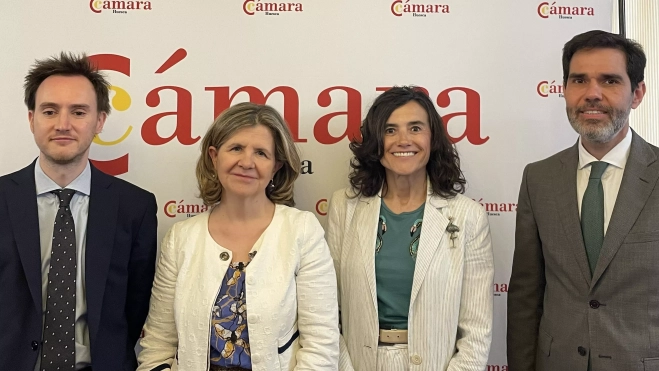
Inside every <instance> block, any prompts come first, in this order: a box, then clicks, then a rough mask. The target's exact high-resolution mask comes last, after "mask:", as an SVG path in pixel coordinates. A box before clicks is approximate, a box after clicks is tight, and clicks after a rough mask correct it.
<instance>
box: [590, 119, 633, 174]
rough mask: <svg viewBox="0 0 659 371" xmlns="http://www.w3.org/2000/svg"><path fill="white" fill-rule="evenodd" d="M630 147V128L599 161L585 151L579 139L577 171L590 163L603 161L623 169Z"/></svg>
mask: <svg viewBox="0 0 659 371" xmlns="http://www.w3.org/2000/svg"><path fill="white" fill-rule="evenodd" d="M631 147H632V130H631V128H630V129H629V130H627V135H625V137H624V138H623V139H622V140H621V141H620V143H618V144H616V146H615V147H613V148H612V149H611V150H610V151H609V152H608V153H607V154H606V155H604V157H602V159H601V160H598V159H596V158H595V156H593V155H591V154H590V153H588V151H586V149H585V148H584V146H583V144H582V143H581V138H579V170H581V169H583V168H584V167H586V166H587V165H589V164H590V163H591V162H595V161H604V162H607V163H608V164H609V165H613V166H615V167H617V168H620V169H624V168H625V164H626V163H627V158H628V157H629V150H630V149H631Z"/></svg>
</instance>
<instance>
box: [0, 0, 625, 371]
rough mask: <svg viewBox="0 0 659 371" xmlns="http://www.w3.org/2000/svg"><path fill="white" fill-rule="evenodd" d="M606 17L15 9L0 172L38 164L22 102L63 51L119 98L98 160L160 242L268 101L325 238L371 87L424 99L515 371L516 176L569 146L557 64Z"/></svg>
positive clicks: (340, 2) (499, 5)
mask: <svg viewBox="0 0 659 371" xmlns="http://www.w3.org/2000/svg"><path fill="white" fill-rule="evenodd" d="M289 4H291V5H289ZM138 6H139V9H134V8H137V7H138ZM273 6H274V7H275V8H273ZM113 7H114V8H115V9H111V8H113ZM273 9H277V10H276V11H275V10H273ZM611 9H612V4H611V0H559V1H556V2H553V1H551V2H543V1H532V0H497V1H474V0H472V1H465V0H396V1H393V0H386V1H385V0H324V1H321V0H297V2H291V3H288V2H286V3H284V2H282V3H279V2H275V1H274V0H247V1H244V0H230V1H228V0H225V1H217V0H207V1H201V0H197V1H180V0H179V1H174V0H153V1H100V0H91V1H89V0H49V1H42V0H37V1H29V2H28V1H12V2H6V3H5V4H3V10H2V12H1V13H0V31H1V32H2V37H1V38H0V50H3V51H4V54H5V56H4V57H3V58H2V68H1V69H0V80H1V81H3V84H2V85H1V86H0V101H2V102H4V104H3V109H2V110H0V125H2V126H1V127H2V129H3V130H2V134H1V135H0V174H6V173H9V172H12V171H14V170H17V169H19V168H22V167H24V166H26V165H27V164H29V163H30V162H31V161H32V160H33V159H34V157H36V156H37V154H38V150H37V147H36V145H34V141H33V139H32V135H31V133H30V130H29V126H28V121H27V110H26V108H25V106H24V104H23V101H22V99H23V90H22V82H23V78H24V76H25V74H26V72H27V70H28V67H29V66H30V65H31V64H32V63H33V61H34V60H35V59H37V58H44V57H48V56H50V55H54V54H56V53H58V52H59V51H61V50H67V51H78V52H80V51H84V52H87V53H88V54H90V55H95V56H96V57H95V58H97V62H98V63H99V64H100V65H101V67H102V68H104V69H106V70H108V71H107V75H108V77H109V79H110V81H111V83H112V84H113V85H114V88H113V91H114V93H113V95H112V97H113V101H112V103H113V112H112V114H111V115H110V117H109V119H108V122H107V123H106V125H105V129H104V132H103V133H102V134H101V135H100V137H99V140H97V142H96V144H94V145H93V146H92V151H91V157H92V158H93V159H95V160H99V161H108V162H106V163H101V164H100V166H104V168H105V169H106V170H108V171H112V172H115V173H118V175H119V176H120V177H122V178H124V179H126V180H128V181H131V182H133V183H135V184H137V185H139V186H141V187H143V188H146V189H148V190H150V191H152V192H154V193H155V194H156V196H157V199H158V206H159V213H158V217H159V223H160V224H159V237H162V236H163V235H164V233H165V231H166V230H167V229H168V228H169V227H170V226H171V225H172V224H173V223H174V222H176V221H178V220H182V219H184V218H186V217H188V216H189V215H190V214H194V213H195V212H198V211H199V210H200V207H199V205H201V202H200V201H199V200H198V199H197V198H196V197H195V194H196V183H195V177H194V166H195V163H196V160H197V157H198V155H199V141H200V137H203V135H204V133H205V131H206V129H207V127H208V126H209V125H210V123H211V122H212V121H213V118H214V116H215V114H217V113H219V112H220V111H221V110H222V109H224V108H226V107H227V106H228V105H230V104H235V103H237V102H241V101H247V100H252V101H254V102H258V103H263V102H264V100H262V99H264V98H266V97H265V96H267V103H268V104H270V105H272V106H274V107H275V108H277V109H279V110H280V111H283V113H284V116H285V117H286V119H287V120H288V122H289V125H290V126H291V128H292V130H293V131H294V133H295V137H296V139H298V146H299V149H300V151H301V154H302V156H301V157H302V159H303V160H304V161H303V164H302V166H303V172H305V173H306V174H303V175H301V176H300V178H299V181H298V182H297V184H296V201H297V206H298V207H299V208H300V209H304V210H310V211H314V212H315V213H316V215H318V216H319V219H320V220H321V222H323V223H324V222H325V211H326V209H327V200H326V199H327V198H328V197H329V196H330V195H331V193H332V192H333V191H334V190H335V189H338V188H342V187H345V186H347V184H348V182H347V174H348V170H349V169H348V160H349V158H350V151H349V149H348V139H347V137H346V133H347V136H348V137H350V136H352V134H358V133H359V124H360V120H361V118H362V117H363V115H364V114H365V112H366V111H367V110H368V107H369V105H370V103H371V102H372V101H373V99H374V98H375V97H376V96H377V95H378V94H380V91H378V89H379V88H382V87H390V86H393V85H410V84H411V85H418V86H422V87H424V88H426V89H427V90H428V92H429V94H430V96H431V98H432V99H433V100H434V101H436V103H437V105H438V109H439V112H440V114H442V116H443V117H444V120H445V123H446V125H447V127H448V132H449V134H450V135H451V136H452V137H453V138H454V139H455V141H456V143H457V147H458V150H459V152H460V156H461V160H462V165H463V170H464V172H465V175H466V178H467V181H468V190H467V195H468V196H470V197H471V198H473V199H475V200H476V201H478V202H480V203H481V204H482V205H483V206H484V207H486V209H487V210H488V211H489V212H490V213H489V215H490V224H491V228H492V236H493V241H494V250H495V264H496V275H495V282H496V284H495V285H494V287H493V295H494V301H495V325H494V341H493V344H492V351H491V354H490V362H489V363H490V366H488V370H490V371H498V370H506V369H507V366H506V353H505V321H506V318H505V307H506V291H507V283H508V280H509V278H510V265H511V262H512V252H513V247H514V223H515V208H516V203H517V193H518V189H519V182H520V179H521V173H522V169H523V167H524V165H525V164H526V163H528V162H532V161H537V160H539V159H542V158H544V157H547V156H549V155H550V154H552V153H554V152H556V151H558V150H560V149H563V148H565V147H567V146H569V145H571V144H572V143H574V141H575V140H576V134H575V133H574V132H573V131H572V129H571V128H570V126H569V124H568V122H567V120H566V115H565V111H564V102H563V98H562V95H561V91H562V90H561V88H560V86H561V84H562V69H561V49H562V46H563V44H564V43H565V42H566V41H567V40H569V39H570V38H571V37H572V36H574V35H575V34H577V33H580V32H583V31H586V30H590V29H604V30H610V29H611ZM273 90H274V92H273V93H272V94H271V95H269V96H268V92H270V91H273ZM237 91H238V92H239V93H236V92H237ZM240 91H242V92H240ZM249 91H251V93H252V94H251V95H249V94H248V93H247V92H249ZM234 94H235V97H234V99H233V100H232V101H231V99H230V98H231V97H232V96H234ZM259 95H260V96H259ZM126 167H127V169H126Z"/></svg>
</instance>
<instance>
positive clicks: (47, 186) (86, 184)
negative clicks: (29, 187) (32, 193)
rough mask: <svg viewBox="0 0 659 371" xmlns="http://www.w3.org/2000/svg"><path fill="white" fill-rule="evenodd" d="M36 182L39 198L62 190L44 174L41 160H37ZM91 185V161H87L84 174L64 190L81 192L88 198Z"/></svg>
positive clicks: (35, 168) (35, 169)
mask: <svg viewBox="0 0 659 371" xmlns="http://www.w3.org/2000/svg"><path fill="white" fill-rule="evenodd" d="M34 182H35V185H36V188H37V196H39V195H42V194H44V193H48V192H51V191H54V190H56V189H62V188H61V187H60V186H59V185H57V183H55V182H54V181H53V180H52V179H50V178H49V177H48V175H46V173H44V172H43V169H42V168H41V164H40V163H39V159H37V163H36V164H35V165H34ZM91 184H92V169H91V166H90V165H89V161H87V166H85V169H84V170H83V171H82V173H80V175H78V177H77V178H75V179H74V180H73V181H72V182H71V183H69V184H68V185H67V186H66V187H64V188H69V189H73V190H74V191H76V192H80V193H82V194H84V195H86V196H89V193H90V190H91Z"/></svg>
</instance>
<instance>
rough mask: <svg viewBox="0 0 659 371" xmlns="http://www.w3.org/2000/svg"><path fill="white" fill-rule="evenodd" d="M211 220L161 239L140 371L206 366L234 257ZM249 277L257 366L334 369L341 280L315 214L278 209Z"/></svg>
mask: <svg viewBox="0 0 659 371" xmlns="http://www.w3.org/2000/svg"><path fill="white" fill-rule="evenodd" d="M209 215H210V211H207V212H205V213H203V214H200V215H198V216H195V217H193V218H190V219H187V220H184V221H181V222H178V223H176V224H175V225H174V226H173V227H172V228H171V229H170V230H169V231H168V232H167V235H166V236H165V238H164V240H163V243H162V246H161V252H160V257H159V259H158V265H157V268H156V276H155V280H154V284H153V291H152V294H151V307H150V310H149V316H148V318H147V321H146V324H145V327H144V338H143V339H142V341H141V346H142V347H143V350H142V352H140V354H139V356H138V361H139V363H140V366H139V368H138V370H153V369H154V368H157V367H159V366H160V367H165V366H162V365H166V366H167V367H171V368H172V370H180V371H204V370H208V368H209V354H210V353H209V348H210V331H211V311H212V307H213V304H214V303H215V299H216V297H217V294H218V292H219V290H220V287H221V285H222V279H223V278H224V274H225V273H226V270H227V268H228V266H229V263H230V262H231V256H232V253H231V251H229V250H227V249H225V248H223V247H221V246H219V245H218V244H217V243H216V242H215V241H214V240H213V238H212V237H211V236H210V233H209V232H208V216H209ZM226 253H228V254H229V258H228V259H226V260H224V259H222V258H221V255H223V256H224V257H225V258H226ZM245 272H246V278H245V282H246V284H245V294H246V297H247V323H248V331H249V343H250V349H251V358H252V369H253V370H255V371H275V370H277V371H280V370H313V371H317V370H336V369H337V367H338V357H339V329H338V326H337V323H338V309H337V306H336V295H337V294H336V278H335V275H334V269H333V266H332V260H331V257H330V254H329V250H328V248H327V243H326V242H325V239H324V238H323V229H322V227H321V226H320V224H319V223H318V220H317V219H316V217H315V216H314V215H313V214H311V213H309V212H305V211H300V210H297V209H294V208H290V207H287V206H283V205H277V206H276V208H275V214H274V217H273V219H272V222H271V223H270V225H269V226H268V227H267V228H266V230H265V231H264V232H263V243H262V245H261V247H260V249H259V250H258V253H257V254H256V256H255V257H254V259H253V260H252V262H251V263H250V264H249V265H248V266H247V268H246V270H245ZM298 330H299V337H298V335H297V332H298ZM158 369H162V368H158ZM164 369H167V368H164Z"/></svg>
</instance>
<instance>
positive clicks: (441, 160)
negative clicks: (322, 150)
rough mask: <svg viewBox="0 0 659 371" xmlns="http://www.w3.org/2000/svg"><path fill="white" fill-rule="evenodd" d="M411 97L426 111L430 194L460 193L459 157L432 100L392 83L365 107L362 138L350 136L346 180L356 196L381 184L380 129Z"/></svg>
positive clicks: (374, 190) (373, 191) (369, 193)
mask: <svg viewBox="0 0 659 371" xmlns="http://www.w3.org/2000/svg"><path fill="white" fill-rule="evenodd" d="M411 101H415V102H417V103H418V104H420V105H421V107H423V109H424V110H425V111H426V112H427V113H428V121H429V122H428V124H429V126H430V132H431V139H430V142H431V148H430V158H429V159H428V164H427V165H426V172H427V174H428V177H429V179H430V183H431V186H432V190H433V193H434V194H437V195H440V196H442V197H453V196H455V195H456V194H457V193H464V191H465V183H466V181H465V178H464V175H463V174H462V171H461V170H460V158H459V157H458V152H457V150H456V149H455V146H454V145H453V143H451V141H450V140H449V138H448V135H447V133H446V128H445V127H444V123H443V122H442V118H441V117H440V116H439V113H437V110H436V109H435V106H434V104H433V102H432V101H431V100H430V98H429V97H428V95H427V94H426V93H424V92H423V91H422V90H420V89H418V88H415V87H411V86H402V87H398V86H397V87H393V88H391V89H389V90H387V91H386V92H384V93H382V94H381V95H380V96H379V97H377V99H375V101H374V102H373V105H372V106H371V108H370V109H369V110H368V114H366V118H364V121H362V126H361V134H362V140H361V141H358V140H356V139H353V140H352V142H350V150H351V151H352V153H353V155H354V157H353V158H352V160H351V161H350V167H351V168H352V170H351V171H350V175H349V178H350V184H351V185H352V188H353V190H354V192H355V195H356V196H359V195H364V196H366V197H372V196H375V195H377V194H378V192H379V191H380V189H382V188H383V187H385V191H386V177H385V168H384V166H382V164H381V163H380V160H381V159H382V156H384V130H385V125H386V124H387V120H389V117H390V116H391V113H392V112H393V111H395V110H396V109H397V108H398V107H401V106H403V105H404V104H406V103H408V102H411Z"/></svg>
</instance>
